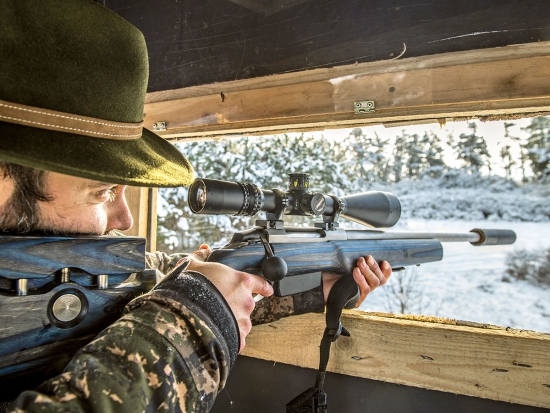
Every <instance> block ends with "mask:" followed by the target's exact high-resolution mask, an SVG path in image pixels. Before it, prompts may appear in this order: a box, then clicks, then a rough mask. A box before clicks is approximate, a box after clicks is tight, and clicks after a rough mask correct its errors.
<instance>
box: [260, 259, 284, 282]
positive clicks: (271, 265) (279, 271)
mask: <svg viewBox="0 0 550 413" xmlns="http://www.w3.org/2000/svg"><path fill="white" fill-rule="evenodd" d="M287 270H288V267H287V265H286V262H285V260H283V259H282V258H281V257H277V256H273V257H268V258H267V259H265V260H264V262H263V263H262V274H263V275H264V277H265V278H266V280H268V281H271V282H276V281H281V280H282V279H283V278H285V276H286V273H287Z"/></svg>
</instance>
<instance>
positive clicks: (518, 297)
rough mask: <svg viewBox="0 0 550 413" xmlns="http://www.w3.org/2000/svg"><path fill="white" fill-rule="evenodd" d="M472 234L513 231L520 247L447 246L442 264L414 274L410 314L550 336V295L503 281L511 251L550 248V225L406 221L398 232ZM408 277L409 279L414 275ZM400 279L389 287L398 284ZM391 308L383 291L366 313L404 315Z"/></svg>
mask: <svg viewBox="0 0 550 413" xmlns="http://www.w3.org/2000/svg"><path fill="white" fill-rule="evenodd" d="M473 228H507V229H512V230H514V231H515V232H516V234H517V241H516V243H515V244H514V245H511V246H492V247H474V246H472V245H470V244H469V243H444V244H443V248H444V258H443V261H440V262H437V263H430V264H425V265H422V266H420V267H415V268H414V269H412V271H413V272H416V273H415V275H416V281H415V284H414V289H413V292H412V294H413V295H414V296H415V297H414V298H416V302H415V303H414V306H411V308H412V310H413V311H409V312H413V313H417V314H424V315H434V316H439V317H446V318H453V319H459V320H466V321H474V322H479V323H487V324H495V325H500V326H506V327H508V326H509V327H514V328H520V329H526V330H536V331H540V332H546V333H550V289H549V288H544V287H541V286H535V285H533V284H531V283H529V282H527V281H517V280H512V281H511V282H504V281H502V278H503V275H504V271H505V268H506V265H505V259H506V256H507V255H508V253H509V252H510V251H513V250H514V249H527V250H533V249H538V248H550V222H548V221H547V222H505V221H500V222H488V221H486V220H484V221H467V220H460V221H457V220H444V221H442V220H419V219H405V220H402V221H401V222H399V224H398V226H396V228H395V229H396V230H407V231H409V230H410V231H434V232H469V231H470V230H471V229H473ZM407 271H409V274H407V275H406V276H409V277H410V276H411V273H410V271H411V270H407ZM396 275H398V273H396V274H394V279H391V278H390V281H388V285H390V283H392V282H393V283H395V282H397V276H396ZM388 285H387V286H388ZM387 286H386V287H387ZM384 288H385V287H384ZM388 290H389V289H388ZM388 302H389V300H388V296H387V291H386V292H384V291H383V289H382V288H379V289H378V290H376V291H374V292H373V293H372V294H370V295H369V296H368V297H367V299H366V300H365V301H364V302H363V304H362V306H361V309H362V310H365V311H380V312H398V311H399V310H398V309H396V308H395V307H394V308H393V309H390V308H388ZM390 310H393V311H390Z"/></svg>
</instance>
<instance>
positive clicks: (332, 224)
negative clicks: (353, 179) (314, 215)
mask: <svg viewBox="0 0 550 413" xmlns="http://www.w3.org/2000/svg"><path fill="white" fill-rule="evenodd" d="M328 196H329V197H331V198H332V199H333V201H334V205H335V206H336V205H337V207H335V208H334V211H333V212H332V214H330V215H323V224H324V227H325V228H324V229H327V230H333V229H336V228H337V227H338V220H339V219H340V214H341V213H342V212H344V208H345V207H346V205H345V203H344V201H343V200H342V198H340V197H338V196H336V195H333V194H329V195H328Z"/></svg>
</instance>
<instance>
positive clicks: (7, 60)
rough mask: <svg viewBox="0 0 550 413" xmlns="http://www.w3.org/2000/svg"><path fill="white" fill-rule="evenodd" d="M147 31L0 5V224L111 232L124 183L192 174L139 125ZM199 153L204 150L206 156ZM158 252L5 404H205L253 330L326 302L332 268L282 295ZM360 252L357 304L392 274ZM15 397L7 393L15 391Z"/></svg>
mask: <svg viewBox="0 0 550 413" xmlns="http://www.w3.org/2000/svg"><path fill="white" fill-rule="evenodd" d="M147 67H148V66H147V54H146V48H145V42H144V39H143V36H142V35H141V33H140V32H139V31H138V30H137V29H135V28H134V27H133V26H131V25H130V24H129V23H128V22H126V21H124V20H123V19H121V18H120V17H119V16H117V15H115V14H113V13H111V12H110V11H108V10H107V9H105V8H104V7H102V6H100V5H98V4H96V3H94V2H91V1H89V0H41V1H36V2H30V1H26V2H22V1H20V0H4V1H2V2H0V225H1V229H2V230H3V231H10V232H17V233H29V232H35V231H41V232H47V233H56V234H75V233H77V234H83V233H84V234H105V233H109V232H110V231H113V230H126V229H128V228H130V227H131V225H132V217H131V214H130V212H129V210H128V206H127V204H126V200H125V198H124V190H125V187H126V185H138V186H152V187H166V186H179V185H187V184H189V183H190V182H191V180H192V177H193V172H192V168H191V166H190V165H189V163H188V162H187V160H186V159H185V157H184V156H183V155H182V154H180V153H179V152H178V151H177V150H176V149H175V148H174V147H173V146H172V145H170V144H169V143H167V142H165V141H164V140H163V139H162V138H160V137H158V136H156V135H155V134H153V133H152V132H150V131H148V130H146V129H143V127H142V115H143V102H144V97H145V91H146V83H147V77H148V72H147V70H148V69H147ZM205 156H207V154H205ZM207 254H208V249H202V250H200V251H198V252H196V253H195V254H193V255H192V257H190V258H189V259H187V260H185V261H184V262H183V263H180V265H177V261H179V259H180V258H181V256H175V257H173V256H172V257H170V256H166V255H163V254H153V255H150V256H149V257H148V262H149V264H150V265H151V266H153V267H159V268H161V269H163V270H165V271H170V270H171V272H170V274H169V275H168V276H167V277H165V278H164V279H163V281H162V282H160V283H159V284H158V285H157V286H155V288H154V289H153V290H152V291H151V292H150V293H148V294H145V295H143V296H141V297H138V298H137V299H135V300H133V301H132V302H131V303H130V304H129V305H128V306H127V309H126V313H125V315H124V316H123V317H122V318H121V319H120V320H119V321H117V322H115V323H114V324H113V325H111V326H110V327H109V328H108V329H106V330H105V331H103V332H102V333H101V334H100V335H99V336H98V337H97V338H96V339H95V340H94V341H93V342H92V343H90V344H89V345H87V346H85V347H84V348H83V349H82V350H81V351H80V352H79V353H78V354H77V356H76V357H75V358H74V359H73V360H72V361H71V363H70V364H69V365H68V366H67V368H66V369H65V371H64V372H63V373H62V374H61V375H60V376H58V377H55V378H53V379H51V380H49V381H48V382H46V383H44V384H43V385H41V386H40V387H39V388H38V389H37V390H36V391H29V392H24V393H23V394H21V395H20V396H19V397H18V398H17V399H16V400H15V402H14V403H13V404H12V405H11V407H10V408H9V409H10V411H101V412H104V411H114V410H120V411H143V410H155V411H157V410H159V411H187V412H191V411H201V412H202V411H208V410H209V409H210V407H211V406H212V404H213V402H214V399H215V397H216V395H217V393H218V392H219V391H220V389H221V388H223V386H224V384H225V381H226V379H227V376H228V374H229V371H230V370H231V367H232V366H233V364H234V362H235V359H236V357H237V354H238V352H239V351H240V350H241V349H242V348H243V347H244V345H245V339H246V336H247V334H248V333H249V332H250V329H251V320H250V315H251V314H252V312H253V310H254V308H255V303H254V300H253V298H252V297H253V295H254V294H261V295H263V296H265V297H268V298H266V299H265V300H262V301H261V302H260V304H259V305H258V306H257V307H256V310H255V311H256V314H257V315H258V318H261V319H262V321H267V320H271V319H276V318H279V317H281V316H286V315H291V314H299V313H303V312H308V311H322V309H323V304H324V301H325V296H326V295H327V294H328V291H329V290H330V288H331V286H332V285H333V284H334V282H335V281H336V279H337V278H338V276H336V275H334V274H323V286H320V287H319V288H316V289H314V290H312V291H309V292H306V293H303V294H301V295H295V296H291V297H287V298H282V299H280V298H277V297H270V296H271V295H272V293H273V289H272V287H271V286H270V285H269V284H268V283H267V282H266V281H265V280H264V279H263V278H262V277H258V276H255V275H252V274H247V273H244V272H240V271H235V270H233V269H231V268H228V267H226V266H223V265H221V264H217V263H207V262H204V261H203V259H204V258H205V257H206V256H207ZM367 260H369V262H368V263H367V262H366V261H365V259H360V260H359V261H358V263H357V268H356V269H355V270H354V273H353V275H354V279H355V280H356V282H357V283H358V285H359V287H360V291H361V301H362V300H363V299H364V298H365V297H366V295H367V294H368V292H369V291H371V290H372V289H373V288H375V287H377V286H378V285H381V284H384V283H385V281H386V279H387V277H389V275H390V273H391V268H390V267H389V265H388V264H387V263H383V265H382V268H379V267H378V265H377V264H376V263H375V262H374V260H372V259H371V258H369V257H367ZM15 396H16V395H14V397H15Z"/></svg>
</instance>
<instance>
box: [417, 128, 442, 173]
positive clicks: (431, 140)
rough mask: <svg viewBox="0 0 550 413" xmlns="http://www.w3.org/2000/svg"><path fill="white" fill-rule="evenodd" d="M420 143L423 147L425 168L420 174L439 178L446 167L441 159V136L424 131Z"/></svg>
mask: <svg viewBox="0 0 550 413" xmlns="http://www.w3.org/2000/svg"><path fill="white" fill-rule="evenodd" d="M421 145H422V147H423V148H424V153H425V160H426V169H425V170H423V171H422V174H424V175H428V176H431V177H432V178H439V177H440V176H441V175H442V174H443V172H445V170H446V169H447V165H445V161H444V160H443V147H442V146H441V138H440V137H439V136H437V135H436V134H435V133H433V132H430V134H428V132H424V136H423V137H422V140H421Z"/></svg>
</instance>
